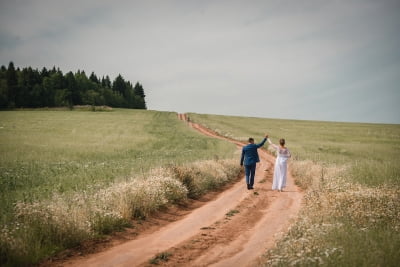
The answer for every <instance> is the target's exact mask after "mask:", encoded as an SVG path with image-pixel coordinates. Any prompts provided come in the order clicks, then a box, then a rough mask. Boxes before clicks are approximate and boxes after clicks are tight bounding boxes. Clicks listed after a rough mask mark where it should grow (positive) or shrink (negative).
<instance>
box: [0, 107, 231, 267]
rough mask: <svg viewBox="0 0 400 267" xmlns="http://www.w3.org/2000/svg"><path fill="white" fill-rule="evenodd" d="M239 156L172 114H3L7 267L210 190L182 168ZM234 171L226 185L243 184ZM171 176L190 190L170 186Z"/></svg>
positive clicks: (2, 251)
mask: <svg viewBox="0 0 400 267" xmlns="http://www.w3.org/2000/svg"><path fill="white" fill-rule="evenodd" d="M235 151H236V147H235V146H234V145H232V144H230V143H228V142H224V141H221V140H216V139H213V138H210V137H205V136H202V135H200V134H199V133H197V132H196V131H195V130H192V129H190V128H189V127H187V125H185V123H184V122H182V121H179V120H178V119H177V114H176V113H172V112H157V111H144V110H126V109H114V110H112V111H103V112H91V111H69V110H33V111H32V110H31V111H1V112H0V202H1V205H0V228H1V232H0V237H1V240H0V247H1V248H0V265H2V263H5V262H7V263H8V264H11V265H20V264H22V265H24V264H30V263H32V262H36V261H38V260H40V259H41V258H42V257H45V256H47V255H51V254H53V253H54V252H57V251H58V250H60V249H63V248H65V247H70V246H74V245H76V244H77V243H79V242H80V241H81V240H84V239H87V238H92V237H93V235H94V234H102V233H108V232H110V231H112V229H114V228H118V227H120V225H121V224H125V222H126V221H127V220H129V219H130V218H131V217H144V216H146V214H147V213H148V212H150V211H152V210H155V209H157V208H158V207H160V206H162V205H165V203H167V202H168V203H169V202H174V201H179V200H180V199H183V198H186V195H187V194H188V196H197V195H198V194H201V193H202V192H203V191H204V190H207V189H212V186H216V185H218V183H219V181H218V179H216V178H215V177H213V174H212V173H211V172H212V170H211V171H210V170H208V169H207V168H203V169H202V170H198V171H197V173H199V174H202V177H195V176H196V174H193V175H192V174H187V173H186V174H185V172H191V168H189V167H188V168H186V167H185V166H186V165H187V164H190V163H192V162H198V161H200V162H201V161H204V160H210V159H212V160H214V159H221V160H222V159H229V158H232V157H233V156H234V154H233V153H234V152H235ZM235 163H236V161H235ZM220 164H225V165H226V164H228V165H229V164H230V163H224V162H222V161H221V162H220ZM205 165H207V166H208V165H209V166H210V168H224V167H223V166H218V167H216V165H214V166H211V164H209V163H205ZM228 165H227V166H228ZM159 168H165V169H164V170H159ZM229 169H231V170H232V172H229V171H228V172H227V175H230V176H231V177H228V178H229V179H230V178H232V177H233V178H234V177H236V175H237V173H238V171H239V168H229ZM157 170H158V172H159V173H155V172H156V171H157ZM171 170H175V171H176V172H178V171H179V173H178V174H177V175H178V176H179V175H183V176H182V177H184V179H185V180H182V183H183V184H184V185H185V186H186V187H187V186H189V187H190V188H188V187H187V188H184V187H182V183H181V182H177V181H176V180H171V178H170V177H173V176H174V175H175V174H174V173H171ZM205 172H208V173H206V174H205ZM235 172H236V173H235ZM197 175H198V174H197ZM204 177H205V178H204ZM228 178H226V177H220V180H221V181H220V182H221V183H222V182H224V181H225V182H226V180H224V181H222V179H228ZM136 179H138V181H136ZM182 179H183V178H182ZM206 179H209V180H211V182H210V181H208V180H206ZM139 180H140V181H139ZM150 183H151V185H150ZM185 183H186V184H185ZM167 189H168V191H166V190H167ZM150 190H153V191H150ZM154 190H159V191H154ZM130 198H133V199H130ZM152 198H153V199H152ZM16 204H17V205H16Z"/></svg>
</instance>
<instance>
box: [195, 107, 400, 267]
mask: <svg viewBox="0 0 400 267" xmlns="http://www.w3.org/2000/svg"><path fill="white" fill-rule="evenodd" d="M189 116H190V119H191V120H192V121H195V122H198V123H201V124H203V125H206V126H207V127H208V128H211V129H213V130H215V131H217V132H219V133H220V134H221V135H224V136H229V137H232V138H235V139H241V140H243V141H245V140H246V139H247V138H248V137H254V138H255V140H256V141H259V140H261V138H262V136H263V134H264V133H265V132H267V133H269V134H270V137H271V139H272V141H273V142H274V143H278V140H279V139H280V138H285V139H286V144H287V146H288V147H289V149H290V150H291V152H292V154H293V159H292V160H291V164H290V165H291V166H290V167H291V169H292V172H293V173H294V174H295V176H296V183H297V184H298V185H299V186H301V187H302V188H304V189H305V190H306V195H305V198H304V207H303V209H302V211H301V213H300V215H299V219H298V220H297V222H296V223H295V224H294V225H293V226H292V227H291V229H290V231H289V233H288V234H287V235H286V236H284V237H283V238H282V239H281V240H280V241H279V242H278V245H277V248H276V249H274V250H272V251H269V252H268V253H267V255H266V257H265V263H264V265H265V266H398V263H399V262H400V253H399V251H400V164H399V159H400V125H388V124H365V123H336V122H316V121H295V120H277V119H262V118H246V117H233V116H216V115H204V114H189Z"/></svg>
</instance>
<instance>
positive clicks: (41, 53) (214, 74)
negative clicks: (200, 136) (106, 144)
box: [0, 0, 400, 123]
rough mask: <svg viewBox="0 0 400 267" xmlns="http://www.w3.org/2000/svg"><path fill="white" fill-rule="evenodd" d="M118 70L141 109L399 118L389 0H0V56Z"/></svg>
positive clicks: (398, 48)
mask: <svg viewBox="0 0 400 267" xmlns="http://www.w3.org/2000/svg"><path fill="white" fill-rule="evenodd" d="M10 61H13V62H14V64H15V65H16V66H17V67H26V66H32V67H33V68H39V69H41V68H42V67H44V66H46V67H48V68H51V67H53V66H56V67H60V69H61V70H62V71H63V72H64V73H66V72H68V71H73V72H76V71H77V70H78V69H81V70H85V72H86V73H87V74H90V73H91V72H92V71H94V72H95V73H96V74H97V75H98V76H103V75H110V77H111V78H112V79H114V78H115V77H116V76H117V75H118V74H121V75H122V76H123V77H124V78H125V79H127V80H129V81H131V82H133V83H135V82H136V81H139V82H140V83H142V84H143V87H144V89H145V93H146V101H147V105H148V108H149V109H152V110H163V111H176V112H196V113H207V114H223V115H239V116H254V117H265V118H288V119H306V120H327V121H352V122H379V123H400V104H399V103H400V1H399V0H379V1H378V0H343V1H335V0H330V1H323V0H315V1H311V0H293V1H286V0H264V1H200V0H199V1H194V0H193V1H191V0H181V1H178V0H177V1H169V0H164V1H163V0H159V1H151V0H150V1H145V0H143V1H119V0H116V1H102V0H88V1H84V0H82V1H72V0H70V1H57V0H32V1H28V0H26V1H22V0H0V64H1V65H5V66H7V65H8V63H9V62H10Z"/></svg>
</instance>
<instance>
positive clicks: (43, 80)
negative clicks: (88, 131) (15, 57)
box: [0, 62, 147, 109]
mask: <svg viewBox="0 0 400 267" xmlns="http://www.w3.org/2000/svg"><path fill="white" fill-rule="evenodd" d="M74 105H94V106H103V105H105V106H110V107H119V108H135V109H147V107H146V101H145V94H144V89H143V86H142V85H141V84H140V83H139V82H136V84H135V85H134V86H133V85H132V83H131V82H129V81H125V79H124V78H123V77H122V76H121V75H118V76H117V77H116V78H115V79H114V80H113V81H111V80H110V77H109V76H108V75H107V76H106V77H104V76H103V77H101V78H100V77H97V76H96V74H95V73H94V72H92V73H91V74H90V75H89V77H88V76H87V75H86V73H85V72H84V71H81V70H78V71H77V72H76V73H73V72H72V71H70V72H68V73H66V74H63V73H62V71H61V70H60V69H59V68H57V69H56V67H53V68H52V69H46V68H45V67H43V68H42V70H40V71H39V70H37V69H32V68H31V67H25V68H23V69H22V70H21V69H19V68H17V69H16V68H15V66H14V63H13V62H10V63H9V65H8V67H5V66H4V65H3V66H1V69H0V108H3V109H4V108H38V107H63V106H68V107H73V106H74Z"/></svg>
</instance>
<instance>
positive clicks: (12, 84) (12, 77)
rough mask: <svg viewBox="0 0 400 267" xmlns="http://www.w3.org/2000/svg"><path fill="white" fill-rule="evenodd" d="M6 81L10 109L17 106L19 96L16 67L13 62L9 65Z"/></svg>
mask: <svg viewBox="0 0 400 267" xmlns="http://www.w3.org/2000/svg"><path fill="white" fill-rule="evenodd" d="M6 80H7V91H8V101H9V105H10V107H14V106H15V101H16V96H17V85H18V80H17V72H16V70H15V67H14V63H13V62H12V61H11V62H10V63H9V64H8V69H7V72H6Z"/></svg>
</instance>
